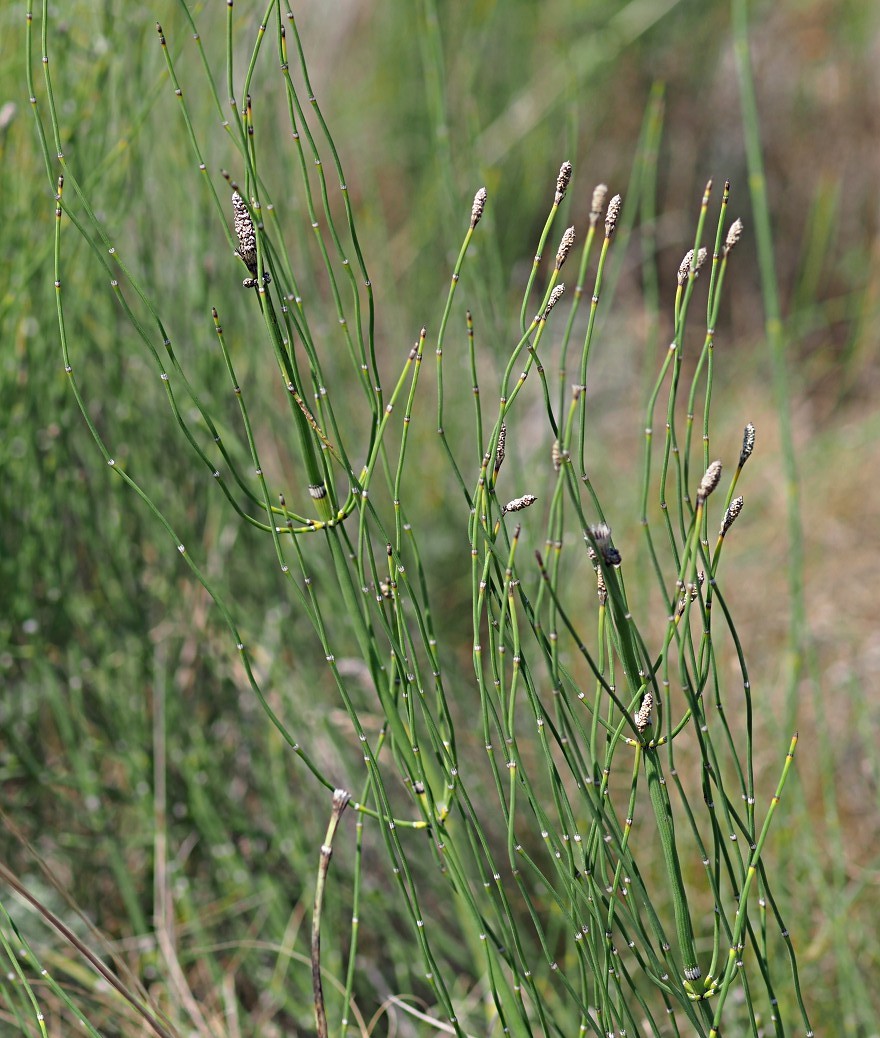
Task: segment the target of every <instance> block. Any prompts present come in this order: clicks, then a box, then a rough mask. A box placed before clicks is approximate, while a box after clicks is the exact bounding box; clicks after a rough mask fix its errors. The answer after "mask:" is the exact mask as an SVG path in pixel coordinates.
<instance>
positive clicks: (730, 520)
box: [718, 497, 743, 537]
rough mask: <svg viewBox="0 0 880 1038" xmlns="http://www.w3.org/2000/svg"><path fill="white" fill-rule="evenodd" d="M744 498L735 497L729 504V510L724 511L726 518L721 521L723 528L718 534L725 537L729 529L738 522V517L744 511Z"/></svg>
mask: <svg viewBox="0 0 880 1038" xmlns="http://www.w3.org/2000/svg"><path fill="white" fill-rule="evenodd" d="M742 508H743V499H742V497H735V498H734V499H733V500H732V501H731V502H730V505H729V506H728V509H727V511H726V512H725V513H724V518H723V519H722V521H721V529H720V530H719V531H718V536H719V537H723V536H724V535H725V534H726V533H727V531H728V530H729V529H730V528H731V526H733V524H734V523H735V522H736V517H737V516H738V515H739V513H740V512H741V511H742Z"/></svg>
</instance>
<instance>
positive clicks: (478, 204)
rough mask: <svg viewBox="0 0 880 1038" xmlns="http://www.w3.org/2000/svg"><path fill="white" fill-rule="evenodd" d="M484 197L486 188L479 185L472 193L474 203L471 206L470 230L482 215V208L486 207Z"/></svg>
mask: <svg viewBox="0 0 880 1038" xmlns="http://www.w3.org/2000/svg"><path fill="white" fill-rule="evenodd" d="M486 197H487V195H486V189H485V188H484V187H481V188H480V190H479V191H478V192H477V193H476V194H475V195H474V204H473V206H471V230H473V229H474V228H475V227H476V226H477V224H478V223H479V222H480V220H481V218H482V216H483V210H484V209H485V208H486Z"/></svg>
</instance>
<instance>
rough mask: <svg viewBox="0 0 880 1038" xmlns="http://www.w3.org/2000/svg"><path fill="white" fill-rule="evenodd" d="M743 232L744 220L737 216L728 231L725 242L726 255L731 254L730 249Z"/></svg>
mask: <svg viewBox="0 0 880 1038" xmlns="http://www.w3.org/2000/svg"><path fill="white" fill-rule="evenodd" d="M742 232H743V222H742V220H740V218H739V217H737V218H736V219H735V220H734V221H733V223H732V224H731V225H730V229H729V230H728V232H727V239H726V240H725V242H724V255H725V256H727V255H729V254H730V250H731V249H732V248H733V247H734V245H736V243H737V242H738V241H739V239H740V237H741V235H742Z"/></svg>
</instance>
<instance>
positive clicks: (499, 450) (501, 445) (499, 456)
mask: <svg viewBox="0 0 880 1038" xmlns="http://www.w3.org/2000/svg"><path fill="white" fill-rule="evenodd" d="M506 443H507V426H506V425H505V424H504V422H502V423H501V428H500V429H499V430H498V446H497V447H496V448H495V475H496V476H497V475H498V470H499V469H500V468H501V466H502V465H503V464H504V453H505V445H506Z"/></svg>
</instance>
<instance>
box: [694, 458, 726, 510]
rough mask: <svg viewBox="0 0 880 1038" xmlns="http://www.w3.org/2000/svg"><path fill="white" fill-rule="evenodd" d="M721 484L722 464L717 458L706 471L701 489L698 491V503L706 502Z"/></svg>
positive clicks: (701, 481) (701, 482)
mask: <svg viewBox="0 0 880 1038" xmlns="http://www.w3.org/2000/svg"><path fill="white" fill-rule="evenodd" d="M720 482H721V462H720V461H719V460H718V459H717V458H716V459H715V461H713V462H712V463H711V464H710V465H709V467H708V468H707V469H706V473H705V475H704V476H703V478H702V479H701V480H700V487H699V490H697V501H698V502H702V501H705V500H706V498H707V497H708V496H709V495H710V494H711V493H712V491H713V490H714V489H715V487H717V486H718V484H719V483H720Z"/></svg>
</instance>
